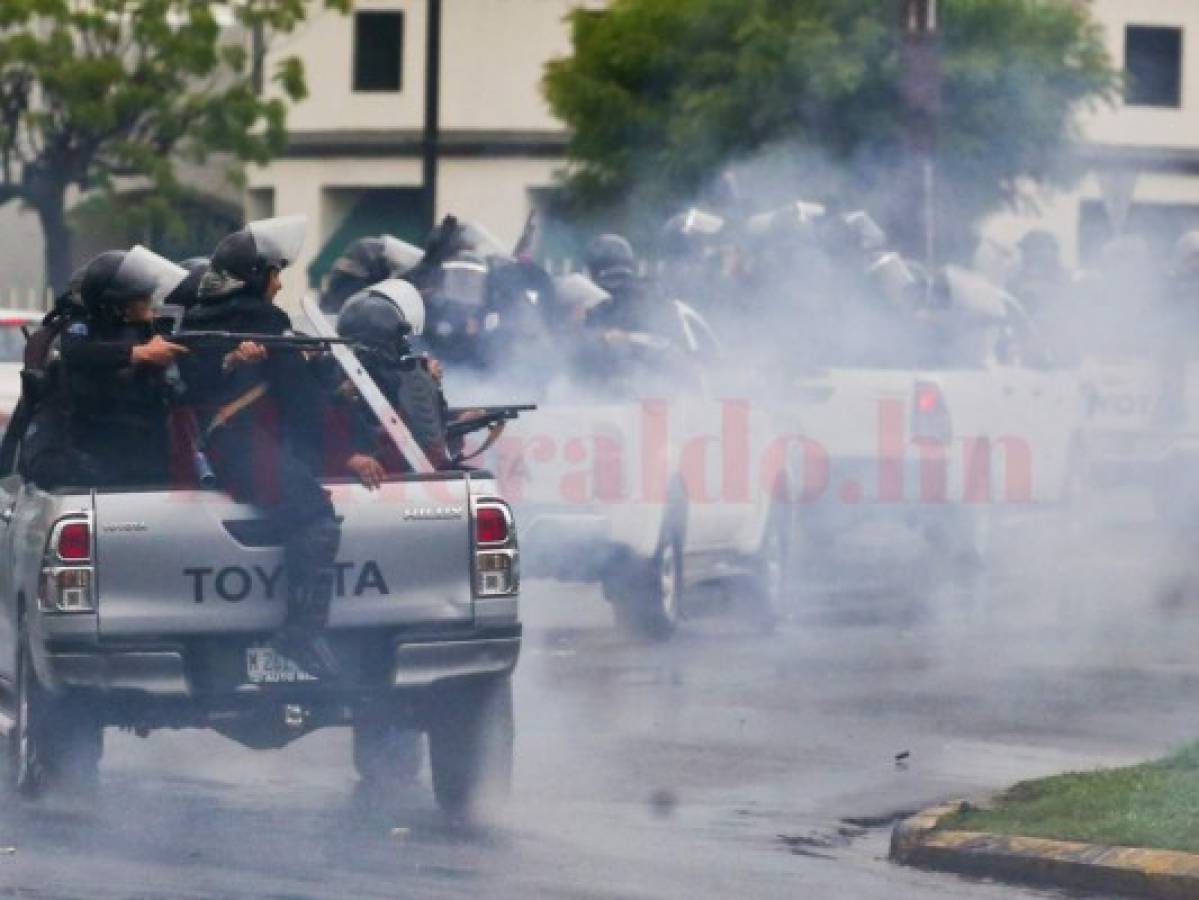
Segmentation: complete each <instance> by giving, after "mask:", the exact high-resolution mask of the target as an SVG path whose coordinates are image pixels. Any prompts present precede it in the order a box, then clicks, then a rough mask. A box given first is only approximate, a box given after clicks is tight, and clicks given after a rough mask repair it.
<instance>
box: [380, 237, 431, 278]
mask: <svg viewBox="0 0 1199 900" xmlns="http://www.w3.org/2000/svg"><path fill="white" fill-rule="evenodd" d="M424 255H425V251H424V250H422V249H420V247H416V246H413V245H412V244H409V243H408V242H407V241H401V240H400V239H399V238H396V237H392V236H391V235H390V234H385V235H383V258H384V259H386V260H387V265H388V267H389V268H390V269H391V273H392V274H393V275H403V274H404V273H405V272H407V271H408V270H410V269H412V268H414V267H415V266H416V264H417V263H419V262H420V261H421V259H422V258H423V257H424Z"/></svg>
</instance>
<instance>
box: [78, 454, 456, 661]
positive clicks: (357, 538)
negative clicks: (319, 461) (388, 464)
mask: <svg viewBox="0 0 1199 900" xmlns="http://www.w3.org/2000/svg"><path fill="white" fill-rule="evenodd" d="M468 491H469V482H468V481H467V480H466V479H465V478H459V477H453V476H451V477H450V478H449V479H448V480H438V481H437V482H436V483H435V484H434V483H414V482H391V483H388V484H385V485H384V486H383V488H382V489H381V490H379V491H374V492H368V491H367V490H366V489H365V488H362V487H359V486H357V485H355V486H348V485H345V486H339V487H337V488H336V490H335V493H334V504H335V506H336V508H337V513H338V515H339V516H340V517H342V520H343V523H342V540H341V550H340V552H339V553H338V563H337V568H336V571H335V573H334V598H333V606H332V612H331V617H330V625H331V626H332V627H334V628H359V627H380V626H388V625H404V624H409V623H417V622H420V623H437V622H461V621H467V622H469V621H470V620H471V619H472V616H473V607H472V593H471V578H472V574H471V573H472V567H471V534H470V527H471V519H470V505H469V494H468ZM95 515H96V522H95V535H96V537H95V542H96V579H97V591H98V599H99V603H98V607H99V628H100V634H101V636H102V637H105V638H121V637H136V636H171V635H192V634H213V633H229V632H254V631H269V630H272V629H274V628H276V627H278V625H279V624H280V623H281V622H282V621H283V616H284V611H285V605H286V597H287V577H286V574H285V573H284V569H283V551H282V547H281V539H280V535H279V534H277V533H276V532H275V529H273V528H272V527H271V526H270V525H269V523H268V522H267V520H266V519H264V517H263V514H262V511H261V510H259V509H257V508H255V507H251V506H246V505H242V504H238V503H235V502H234V501H233V500H231V499H230V498H228V497H227V496H226V495H224V494H221V493H215V492H214V493H203V492H189V491H161V492H154V491H148V492H141V493H125V492H122V493H99V494H97V495H96V503H95Z"/></svg>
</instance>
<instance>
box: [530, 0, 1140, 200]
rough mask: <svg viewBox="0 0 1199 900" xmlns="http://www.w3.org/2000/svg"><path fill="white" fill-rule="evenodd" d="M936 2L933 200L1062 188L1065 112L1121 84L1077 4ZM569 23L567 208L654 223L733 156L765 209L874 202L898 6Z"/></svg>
mask: <svg viewBox="0 0 1199 900" xmlns="http://www.w3.org/2000/svg"><path fill="white" fill-rule="evenodd" d="M940 5H941V22H942V49H941V58H942V63H941V69H942V73H943V87H942V114H941V120H940V132H939V147H938V158H939V169H940V173H941V175H940V177H941V179H942V181H941V183H942V190H941V201H942V202H943V204H944V205H946V206H947V207H949V208H950V211H951V212H952V213H953V214H954V215H955V216H957V217H960V219H961V221H963V222H964V223H971V222H974V221H976V220H977V219H978V217H979V216H981V215H982V214H983V213H985V212H987V211H989V210H991V209H993V208H995V207H996V206H998V205H1001V204H1003V203H1005V202H1009V203H1010V202H1013V201H1015V200H1016V199H1017V197H1018V190H1017V189H1018V181H1019V179H1021V178H1023V177H1029V178H1034V179H1038V180H1044V181H1047V182H1050V183H1063V182H1065V181H1068V180H1069V178H1070V177H1071V175H1072V172H1071V170H1070V166H1069V165H1067V164H1066V162H1067V155H1066V154H1063V153H1062V150H1063V148H1064V147H1065V146H1067V145H1068V144H1069V142H1070V141H1071V140H1072V139H1074V138H1075V137H1077V135H1076V126H1075V117H1074V115H1073V113H1074V111H1075V110H1076V109H1077V107H1078V106H1079V104H1081V103H1086V102H1101V101H1103V100H1105V99H1107V98H1109V97H1110V96H1111V95H1112V92H1113V91H1114V89H1115V88H1116V86H1117V83H1118V77H1117V74H1116V73H1115V71H1114V70H1113V68H1112V66H1111V63H1110V61H1109V59H1108V56H1107V53H1106V51H1105V49H1104V44H1103V39H1102V33H1101V31H1100V28H1099V26H1098V25H1097V24H1096V23H1095V22H1094V21H1093V20H1092V19H1091V18H1090V16H1089V13H1088V11H1087V9H1086V4H1081V3H1077V2H1074V0H941V4H940ZM570 24H571V29H572V36H573V44H574V53H573V55H572V56H570V57H566V58H561V59H557V60H554V61H552V62H551V63H550V64H549V66H548V67H547V70H546V74H545V80H544V89H545V93H546V96H547V98H548V100H549V102H550V105H551V107H552V109H553V111H554V112H555V113H556V114H557V115H558V116H559V117H561V118H562V119H563V120H564V121H565V122H566V123H567V124H568V125H569V126H570V128H571V129H572V132H573V137H572V140H571V145H570V155H571V158H572V161H573V163H574V165H573V167H572V169H571V171H570V174H569V179H568V186H569V188H570V192H569V197H570V199H571V201H572V202H573V203H574V205H575V206H576V208H577V209H580V210H584V211H585V210H591V211H597V210H603V211H607V212H609V213H611V212H614V211H616V210H623V211H625V212H626V213H627V212H629V211H630V210H631V211H632V212H633V213H636V212H638V211H641V212H643V213H653V214H660V213H661V211H662V210H663V209H664V208H670V207H671V206H672V205H677V204H678V203H681V202H686V201H689V200H690V199H692V198H693V197H694V196H695V194H696V192H697V191H700V190H701V189H702V188H703V187H704V186H705V185H709V184H711V183H712V182H713V181H714V180H715V178H716V176H717V175H718V173H720V172H721V170H722V169H724V168H725V167H726V166H728V165H729V164H732V163H741V164H742V167H743V168H744V169H745V170H747V171H749V172H750V173H751V175H752V173H753V172H754V171H756V172H757V173H758V174H759V175H760V176H761V178H760V181H761V183H760V186H759V192H760V193H762V194H767V195H770V196H773V198H774V199H776V200H777V201H778V202H783V201H785V199H787V198H786V197H782V199H780V195H781V194H783V193H784V192H785V191H786V190H796V191H801V192H806V193H807V195H808V196H811V197H814V198H823V199H830V195H832V194H834V193H836V194H838V195H840V199H841V200H842V201H844V202H854V203H874V204H876V205H877V206H882V207H884V208H885V207H886V206H887V202H886V194H887V192H888V190H889V189H890V188H892V187H893V186H894V184H895V176H896V173H897V171H898V169H899V165H900V161H901V158H902V153H901V150H902V147H903V128H904V117H903V109H904V105H903V102H902V97H901V93H900V86H899V81H900V66H901V52H900V50H901V34H900V15H899V3H898V2H897V0H891V2H879V0H615V2H613V3H612V4H611V6H610V8H609V9H607V10H606V11H603V12H594V11H587V10H578V11H576V12H574V13H572V14H571V18H570ZM749 180H750V181H752V177H751V178H750V179H749ZM766 199H767V200H769V197H767V198H766Z"/></svg>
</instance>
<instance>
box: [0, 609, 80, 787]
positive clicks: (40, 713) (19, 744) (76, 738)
mask: <svg viewBox="0 0 1199 900" xmlns="http://www.w3.org/2000/svg"><path fill="white" fill-rule="evenodd" d="M14 712H15V715H14V728H13V730H12V733H11V734H10V735H9V737H8V738H7V739H6V740H5V742H4V744H5V746H4V752H3V757H4V764H3V769H4V771H3V776H4V783H5V789H6V790H8V791H11V792H15V793H17V794H20V795H21V796H24V797H29V798H33V797H37V796H39V795H41V794H42V793H44V792H45V791H46V790H47V789H48V788H50V787H53V786H56V785H63V786H69V787H70V788H72V789H89V788H93V787H95V785H96V783H97V780H98V777H99V770H100V757H101V755H102V753H103V746H104V743H103V742H104V730H103V727H102V726H101V725H100V722H99V720H98V719H97V718H96V717H95V715H94V714H93V713H92V712H91V711H90V710H88V709H87V707H86V706H85V705H84V704H83V703H81V702H79V701H76V700H74V699H72V698H61V699H60V698H55V697H53V696H52V695H50V694H49V693H48V692H47V691H46V690H45V689H44V688H43V687H42V685H41V684H40V683H39V682H38V679H37V673H36V672H35V670H34V668H33V661H32V658H31V655H30V651H29V640H28V636H27V633H26V631H25V628H24V624H23V623H22V626H21V628H20V645H19V651H18V657H17V672H16V704H15V709H14Z"/></svg>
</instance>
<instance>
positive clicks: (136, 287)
mask: <svg viewBox="0 0 1199 900" xmlns="http://www.w3.org/2000/svg"><path fill="white" fill-rule="evenodd" d="M186 277H187V270H186V269H185V268H183V267H182V266H179V265H176V264H175V263H173V262H171V261H170V260H169V259H165V258H163V257H161V256H159V255H158V254H157V253H155V252H153V251H152V250H147V249H146V248H145V247H143V246H142V245H141V244H138V245H137V246H136V247H134V248H133V249H132V250H130V251H129V252H128V253H126V254H125V259H124V261H123V262H122V263H121V267H120V268H119V269H117V274H116V278H115V279H114V284H116V285H119V286H120V288H119V290H120V293H121V294H122V295H123V296H125V297H127V298H130V299H138V298H141V297H149V298H151V299H152V300H153V301H154V303H155V304H156V305H157V304H161V303H162V301H163V300H164V299H166V297H167V295H168V294H170V293H171V291H173V290H175V288H177V287H179V285H180V284H181V283H182V281H183V279H184V278H186Z"/></svg>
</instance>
